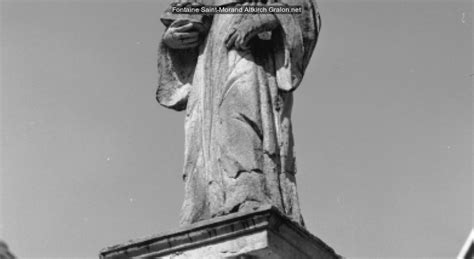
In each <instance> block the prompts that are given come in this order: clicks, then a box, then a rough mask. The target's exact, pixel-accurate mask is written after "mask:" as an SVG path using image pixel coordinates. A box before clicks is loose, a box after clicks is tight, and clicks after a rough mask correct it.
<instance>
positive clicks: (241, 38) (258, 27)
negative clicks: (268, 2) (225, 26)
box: [225, 14, 279, 50]
mask: <svg viewBox="0 0 474 259" xmlns="http://www.w3.org/2000/svg"><path fill="white" fill-rule="evenodd" d="M278 26H279V21H278V19H277V18H276V17H275V15H273V14H246V15H245V17H244V19H243V20H242V21H241V22H240V23H239V24H236V25H234V27H233V28H232V29H231V32H230V34H229V36H227V38H226V40H225V44H226V46H227V48H228V49H231V48H235V49H238V50H246V49H248V48H249V47H250V46H249V43H250V40H252V39H253V38H254V37H255V36H257V35H258V34H260V33H262V32H266V31H272V30H274V29H275V28H277V27H278Z"/></svg>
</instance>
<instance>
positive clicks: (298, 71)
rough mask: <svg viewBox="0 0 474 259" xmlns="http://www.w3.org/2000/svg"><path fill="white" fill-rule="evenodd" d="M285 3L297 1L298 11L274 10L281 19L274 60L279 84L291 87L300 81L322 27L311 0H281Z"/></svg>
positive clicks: (290, 88)
mask: <svg viewBox="0 0 474 259" xmlns="http://www.w3.org/2000/svg"><path fill="white" fill-rule="evenodd" d="M282 3H283V4H285V5H292V6H295V5H300V6H302V7H303V8H302V9H303V12H302V13H301V14H293V15H288V14H276V16H277V18H278V20H279V21H280V25H281V27H280V33H281V37H280V38H281V39H282V42H281V43H282V44H281V46H278V44H276V45H277V46H276V49H277V51H276V54H275V63H276V67H277V72H276V76H277V81H278V86H279V88H280V89H281V90H284V91H293V90H295V89H296V88H297V87H298V86H299V85H300V83H301V81H302V79H303V76H304V72H305V70H306V67H307V66H308V64H309V61H310V59H311V56H312V54H313V51H314V48H315V46H316V43H317V41H318V36H319V32H320V29H321V19H320V16H319V11H318V8H317V5H316V3H315V2H314V0H282Z"/></svg>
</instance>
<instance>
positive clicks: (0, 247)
mask: <svg viewBox="0 0 474 259" xmlns="http://www.w3.org/2000/svg"><path fill="white" fill-rule="evenodd" d="M15 258H16V257H15V256H14V255H13V254H12V253H11V252H10V250H9V249H8V245H7V243H5V242H3V241H2V240H0V259H15Z"/></svg>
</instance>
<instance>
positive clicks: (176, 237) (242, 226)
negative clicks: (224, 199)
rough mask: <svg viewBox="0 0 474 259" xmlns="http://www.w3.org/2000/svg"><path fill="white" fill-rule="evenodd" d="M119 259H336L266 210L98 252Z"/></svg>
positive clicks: (310, 237)
mask: <svg viewBox="0 0 474 259" xmlns="http://www.w3.org/2000/svg"><path fill="white" fill-rule="evenodd" d="M100 257H101V258H104V259H112V258H113V259H118V258H176V259H184V258H205V259H214V258H216V259H217V258H236V259H237V258H282V259H286V258H288V259H298V258H305V259H306V258H318V259H319V258H324V259H325V258H328V259H333V258H341V257H340V256H338V255H337V254H336V253H335V252H334V250H333V249H331V248H330V247H329V246H328V245H326V244H325V243H324V242H322V241H321V240H320V239H318V238H317V237H315V236H313V235H311V234H310V233H309V232H308V231H307V230H305V229H304V228H301V227H300V226H298V225H297V224H295V223H293V222H292V221H290V220H288V219H287V218H286V217H284V216H283V215H281V214H280V213H279V212H278V211H277V210H276V209H274V208H271V207H268V208H262V209H260V210H258V211H254V212H251V213H235V214H231V215H228V216H224V217H220V218H215V219H212V220H207V221H202V222H199V223H197V224H193V225H190V226H189V227H186V228H182V229H179V230H177V231H174V232H169V233H166V234H161V235H156V236H152V237H149V238H144V239H139V240H133V241H130V242H128V243H125V244H120V245H116V246H112V247H109V248H106V249H104V250H102V251H101V253H100Z"/></svg>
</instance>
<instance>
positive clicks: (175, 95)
mask: <svg viewBox="0 0 474 259" xmlns="http://www.w3.org/2000/svg"><path fill="white" fill-rule="evenodd" d="M165 25H167V27H166V29H165V32H164V34H163V37H162V40H161V42H160V45H159V48H158V89H157V91H156V99H157V101H158V102H159V103H160V104H161V105H163V106H165V107H167V108H170V109H174V110H177V111H181V110H184V109H186V105H187V100H188V96H189V92H190V90H191V87H192V79H193V75H194V70H195V66H196V62H197V57H198V47H199V44H200V43H201V42H202V39H203V37H204V36H205V33H207V29H208V27H205V26H203V24H202V23H196V22H193V21H190V20H188V19H183V17H179V16H178V17H176V20H174V21H173V22H171V23H170V24H165Z"/></svg>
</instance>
